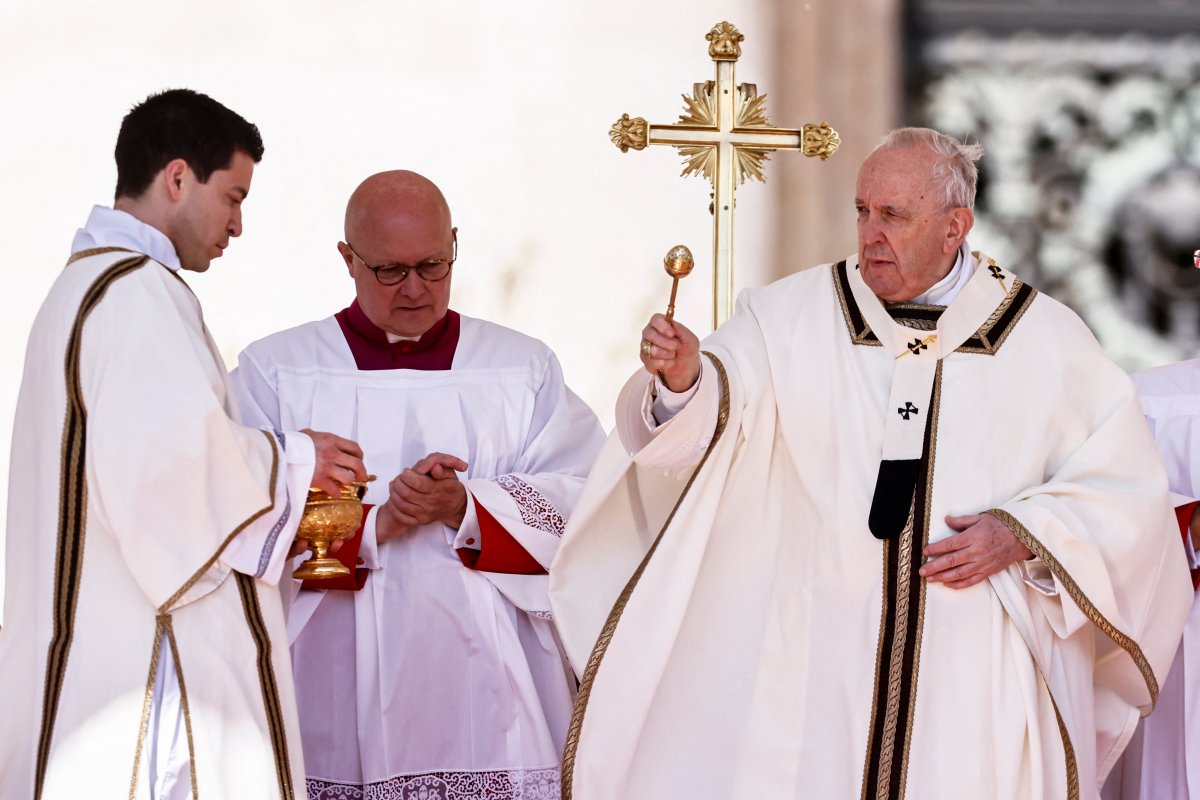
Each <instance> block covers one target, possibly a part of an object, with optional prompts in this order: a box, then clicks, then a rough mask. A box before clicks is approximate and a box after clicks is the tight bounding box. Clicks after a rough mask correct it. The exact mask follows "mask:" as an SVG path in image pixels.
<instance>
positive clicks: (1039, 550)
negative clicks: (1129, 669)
mask: <svg viewBox="0 0 1200 800" xmlns="http://www.w3.org/2000/svg"><path fill="white" fill-rule="evenodd" d="M983 513H985V514H990V515H992V516H993V517H995V518H996V519H998V520H1000V521H1001V522H1002V523H1004V525H1005V527H1007V528H1008V529H1009V530H1010V531H1012V532H1013V534H1015V535H1016V537H1017V538H1018V539H1019V540H1020V541H1021V544H1023V545H1025V546H1026V547H1028V548H1029V550H1030V552H1032V553H1033V554H1034V555H1035V556H1037V557H1038V558H1039V559H1041V560H1042V563H1044V564H1045V565H1046V566H1047V567H1049V568H1050V571H1051V572H1052V573H1054V577H1055V578H1057V579H1058V582H1059V583H1060V584H1062V587H1063V588H1064V589H1066V590H1067V594H1068V595H1069V596H1070V598H1071V599H1072V600H1073V601H1075V605H1077V606H1078V607H1079V610H1080V611H1082V612H1083V613H1084V615H1086V616H1087V618H1088V619H1089V620H1091V622H1092V624H1093V625H1095V626H1096V627H1097V628H1099V629H1100V630H1101V631H1103V632H1104V635H1105V636H1107V637H1108V638H1110V639H1112V640H1113V641H1114V642H1115V643H1116V644H1117V645H1118V646H1119V647H1120V648H1121V649H1122V650H1124V651H1125V652H1126V653H1128V654H1129V657H1130V658H1132V659H1133V663H1134V664H1135V665H1136V666H1137V668H1138V670H1139V671H1141V673H1142V679H1143V680H1145V682H1146V689H1147V690H1148V691H1149V692H1150V708H1151V710H1153V708H1154V706H1155V705H1156V704H1157V703H1158V679H1157V678H1156V677H1155V676H1154V669H1153V668H1152V667H1151V666H1150V662H1149V661H1148V660H1147V659H1146V656H1145V654H1144V653H1143V652H1142V648H1141V647H1140V646H1139V645H1138V643H1137V642H1135V641H1134V640H1133V639H1132V638H1130V637H1129V636H1127V635H1125V634H1124V633H1122V632H1121V631H1120V630H1119V629H1118V628H1117V626H1116V625H1113V624H1112V623H1111V622H1109V621H1108V618H1107V617H1105V616H1104V615H1103V614H1101V613H1100V609H1098V608H1096V605H1095V603H1093V602H1092V601H1091V600H1089V599H1088V596H1087V595H1086V594H1084V592H1083V589H1081V588H1079V584H1078V583H1076V582H1075V579H1074V578H1072V577H1071V574H1070V573H1069V572H1067V570H1066V568H1065V567H1064V566H1063V565H1062V563H1060V562H1059V560H1058V559H1057V558H1055V557H1054V554H1053V553H1051V552H1050V551H1049V550H1048V549H1047V548H1046V546H1045V545H1043V544H1042V543H1041V542H1040V541H1038V540H1037V537H1035V536H1034V535H1033V534H1032V533H1030V532H1029V529H1028V528H1026V527H1025V526H1024V525H1022V524H1021V521H1020V520H1018V519H1017V518H1016V517H1014V516H1013V515H1012V514H1009V513H1008V512H1007V511H1005V510H1003V509H1000V508H992V509H988V510H987V511H985V512H983Z"/></svg>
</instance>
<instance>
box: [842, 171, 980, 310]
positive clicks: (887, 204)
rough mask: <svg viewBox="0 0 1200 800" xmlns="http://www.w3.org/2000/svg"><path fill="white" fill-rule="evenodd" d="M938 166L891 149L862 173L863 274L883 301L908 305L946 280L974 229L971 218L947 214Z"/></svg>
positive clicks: (860, 233) (860, 236)
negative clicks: (935, 177) (933, 175)
mask: <svg viewBox="0 0 1200 800" xmlns="http://www.w3.org/2000/svg"><path fill="white" fill-rule="evenodd" d="M933 160H934V155H933V153H932V152H930V151H928V150H926V149H924V148H913V149H901V148H885V149H882V150H877V151H875V152H874V153H872V154H871V156H870V157H869V158H868V159H867V160H866V161H865V162H863V165H862V168H861V169H860V170H859V172H858V184H857V188H856V192H855V200H854V204H855V208H856V209H857V213H858V264H859V271H860V273H861V274H862V277H863V280H864V281H866V284H867V286H869V287H870V288H871V291H873V292H874V293H875V294H876V296H877V297H879V298H880V299H882V300H886V301H888V302H892V303H901V302H906V301H908V300H911V299H913V298H914V297H916V296H917V295H919V294H923V293H924V292H925V291H927V290H928V289H929V288H930V287H931V286H933V285H934V284H935V283H937V282H938V281H939V280H941V279H942V278H944V277H945V276H946V275H947V274H948V273H949V272H950V268H951V267H952V266H954V259H955V254H956V252H957V251H958V248H959V246H960V245H961V244H962V241H963V239H964V238H965V237H966V234H967V229H969V227H970V225H969V222H968V223H967V224H966V225H965V227H964V224H963V223H964V222H965V221H966V220H968V219H969V218H970V212H969V211H967V210H966V209H947V208H945V207H944V196H943V195H942V193H941V191H940V189H937V188H935V187H931V186H930V171H931V169H932V166H933ZM964 215H965V216H964Z"/></svg>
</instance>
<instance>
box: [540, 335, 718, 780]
mask: <svg viewBox="0 0 1200 800" xmlns="http://www.w3.org/2000/svg"><path fill="white" fill-rule="evenodd" d="M704 355H706V356H708V357H709V359H710V360H711V361H712V363H713V366H714V367H716V368H717V375H718V376H719V379H720V384H721V398H720V404H719V406H718V408H717V424H716V427H715V428H714V429H713V435H712V440H711V441H709V443H708V449H706V450H705V451H704V455H703V456H702V457H701V458H700V463H699V464H697V465H696V470H695V472H693V473H692V477H691V478H689V479H688V482H687V485H686V486H684V487H683V493H682V494H680V495H679V499H678V500H676V501H675V506H674V507H673V508H672V509H671V513H670V514H669V515H668V516H667V521H666V522H664V523H663V526H662V529H661V530H660V531H659V532H658V535H657V536H656V537H654V541H653V542H652V543H651V544H650V549H649V550H647V551H646V555H645V556H643V557H642V561H641V563H640V564H638V566H637V569H635V570H634V571H633V575H631V576H630V578H629V580H628V582H626V584H625V588H624V589H622V590H621V594H620V595H618V596H617V600H616V602H615V603H613V607H612V610H611V611H609V612H608V618H607V619H606V620H605V621H604V626H603V627H602V628H601V629H600V636H599V638H597V639H596V644H595V645H594V646H593V647H592V654H591V656H590V657H589V658H588V662H587V666H586V667H584V670H583V679H582V680H581V681H580V682H579V693H578V694H577V695H576V696H575V708H574V709H573V710H572V712H571V724H570V726H569V727H568V728H567V738H566V742H565V744H564V747H563V760H562V800H571V798H572V794H571V793H572V782H573V780H574V777H575V754H576V752H577V750H578V748H579V736H580V733H581V732H582V731H583V718H584V715H585V714H586V713H587V707H588V701H589V700H590V699H591V696H592V686H593V685H594V683H595V681H596V673H597V672H599V670H600V662H601V661H603V660H604V654H605V653H607V652H608V646H609V644H611V643H612V639H613V636H614V634H616V631H617V624H618V623H619V622H620V621H621V615H622V614H623V613H624V612H625V606H627V605H628V604H629V598H630V597H631V596H632V595H633V590H634V589H635V588H637V585H638V582H639V581H640V580H641V578H642V573H644V572H645V571H646V567H647V566H649V564H650V559H651V558H653V557H654V553H655V551H656V550H657V549H658V545H659V542H661V541H662V538H663V535H664V534H665V533H666V532H667V529H668V528H670V527H671V522H672V521H673V520H674V519H675V514H676V512H678V511H679V507H680V506H681V505H683V501H684V499H685V498H686V497H687V496H688V492H689V491H690V490H691V488H692V484H694V483H695V482H696V478H697V477H698V476H699V475H700V472H701V471H702V470H703V469H704V464H705V462H707V461H708V457H709V456H710V455H712V452H713V450H714V449H715V448H716V446H717V442H718V441H720V439H721V434H723V433H724V432H725V427H726V425H727V424H728V423H729V375H728V373H727V372H726V371H725V365H724V364H722V363H721V360H720V359H719V358H717V357H716V356H715V355H713V354H712V353H707V352H706V353H705V354H704Z"/></svg>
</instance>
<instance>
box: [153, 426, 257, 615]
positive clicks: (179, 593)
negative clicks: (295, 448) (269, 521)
mask: <svg viewBox="0 0 1200 800" xmlns="http://www.w3.org/2000/svg"><path fill="white" fill-rule="evenodd" d="M259 433H261V434H262V435H263V436H265V437H266V439H267V442H268V444H270V445H271V477H270V478H269V482H268V485H267V494H268V496H269V498H270V502H269V503H268V504H267V505H265V506H263V507H262V508H260V509H259V510H258V511H255V512H254V513H253V514H251V515H250V516H249V517H247V518H246V519H245V520H243V521H242V523H241V524H240V525H238V526H237V527H236V528H234V529H233V530H232V531H231V532H230V533H229V535H228V536H226V537H225V539H224V540H223V541H222V542H221V546H220V547H218V548H217V552H215V553H213V554H212V556H211V557H209V559H208V560H207V561H205V562H204V564H203V565H201V567H200V569H198V570H196V571H195V572H194V573H193V574H192V576H191V577H190V578H188V579H187V581H186V582H185V583H184V584H183V586H180V587H179V589H178V590H176V592H175V594H173V595H171V596H170V597H169V598H168V599H167V602H165V603H163V604H162V605H161V606H159V608H158V613H160V614H167V613H170V612H171V611H174V610H175V609H174V606H175V604H176V603H178V602H179V600H180V598H182V597H183V596H184V595H185V594H187V591H188V589H191V588H192V587H193V586H195V585H196V582H197V581H199V580H200V578H202V577H203V576H204V573H206V572H208V570H209V568H210V567H212V565H213V564H215V563H216V562H217V559H218V558H220V557H221V553H224V552H225V548H226V547H228V546H229V543H230V542H232V541H233V537H235V536H237V535H238V534H239V533H241V532H242V531H244V530H245V529H246V526H247V525H249V524H250V523H251V522H254V521H255V520H256V519H258V518H259V517H261V516H262V515H263V514H266V513H267V512H268V511H270V510H271V509H272V508H274V507H275V484H276V482H277V480H278V478H279V446H278V445H277V444H276V443H275V437H274V436H272V435H271V434H269V433H267V432H266V431H259Z"/></svg>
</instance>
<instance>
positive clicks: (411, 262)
mask: <svg viewBox="0 0 1200 800" xmlns="http://www.w3.org/2000/svg"><path fill="white" fill-rule="evenodd" d="M456 233H457V232H456V231H455V229H454V227H453V226H452V224H451V222H450V207H449V206H448V205H447V204H446V198H445V197H443V196H442V192H441V190H439V189H438V188H437V186H435V185H434V184H433V182H432V181H430V180H429V179H428V178H425V177H423V176H421V175H418V174H417V173H415V172H409V171H407V170H392V171H390V172H380V173H378V174H376V175H372V176H371V177H369V178H367V179H366V180H365V181H363V182H362V183H361V184H359V186H358V188H357V189H355V190H354V194H352V195H350V202H349V203H347V204H346V241H345V242H340V243H338V251H339V252H340V253H341V255H342V259H343V260H344V261H345V263H346V268H347V269H349V271H350V277H351V278H353V279H354V285H355V294H356V295H357V297H358V303H359V307H360V308H361V309H362V311H363V313H364V314H366V315H367V319H369V320H370V321H371V322H373V323H374V324H375V325H376V326H377V327H379V328H380V329H382V330H384V331H386V332H388V333H393V334H396V335H398V336H405V337H415V336H421V335H423V334H424V333H425V332H426V331H428V330H429V329H430V328H431V327H432V326H433V325H435V324H436V323H437V322H438V320H440V319H442V317H443V316H445V314H446V310H447V308H448V307H449V302H450V275H449V274H448V273H447V274H445V275H444V277H441V278H437V279H432V280H431V279H428V278H426V277H422V275H423V274H424V271H422V270H419V269H409V270H408V271H407V272H406V273H404V275H405V277H404V278H403V280H401V281H400V282H399V283H387V284H385V283H381V282H380V280H379V278H378V277H377V273H376V271H375V270H376V269H378V268H380V267H384V266H402V267H405V266H406V267H414V268H415V267H418V266H420V265H422V264H429V263H433V262H452V261H453V258H454V255H455V253H456V252H457V248H456V246H455V243H456V241H457V239H456V238H455V237H456ZM373 268H375V269H373ZM394 271H395V270H393V272H394Z"/></svg>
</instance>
